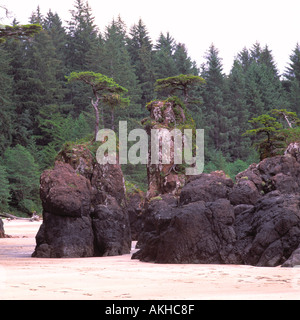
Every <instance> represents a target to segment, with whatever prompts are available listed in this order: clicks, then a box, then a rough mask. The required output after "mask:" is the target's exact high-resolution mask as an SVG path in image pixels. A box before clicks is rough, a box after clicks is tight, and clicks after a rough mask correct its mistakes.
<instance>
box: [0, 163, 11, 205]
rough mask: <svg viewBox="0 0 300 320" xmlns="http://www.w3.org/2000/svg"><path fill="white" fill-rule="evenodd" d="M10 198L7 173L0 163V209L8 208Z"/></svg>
mask: <svg viewBox="0 0 300 320" xmlns="http://www.w3.org/2000/svg"><path fill="white" fill-rule="evenodd" d="M9 200H10V192H9V182H8V174H7V172H6V169H5V167H4V166H1V165H0V211H5V210H7V209H8V202H9Z"/></svg>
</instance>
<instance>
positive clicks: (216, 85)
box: [202, 45, 231, 152]
mask: <svg viewBox="0 0 300 320" xmlns="http://www.w3.org/2000/svg"><path fill="white" fill-rule="evenodd" d="M206 59H207V62H206V65H205V68H204V70H203V74H202V77H203V78H204V80H205V81H206V85H205V87H204V88H203V103H204V104H203V108H204V122H205V126H206V133H207V135H208V136H207V143H208V146H209V148H210V149H211V150H213V149H216V150H220V151H222V152H223V151H224V152H226V151H227V150H228V143H230V142H229V140H228V131H229V130H230V128H231V124H230V121H229V119H228V108H227V106H226V104H225V101H224V93H225V81H224V74H223V66H222V62H221V58H220V57H219V51H218V49H217V48H216V47H215V46H214V45H211V47H210V48H209V51H208V53H207V56H206Z"/></svg>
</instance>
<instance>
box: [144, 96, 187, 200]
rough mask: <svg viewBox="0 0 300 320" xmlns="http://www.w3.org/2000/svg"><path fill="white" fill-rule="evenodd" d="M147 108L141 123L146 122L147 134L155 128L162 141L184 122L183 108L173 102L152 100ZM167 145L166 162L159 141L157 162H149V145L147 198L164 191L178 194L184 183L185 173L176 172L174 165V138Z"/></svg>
mask: <svg viewBox="0 0 300 320" xmlns="http://www.w3.org/2000/svg"><path fill="white" fill-rule="evenodd" d="M148 110H149V111H150V118H148V119H144V120H143V121H142V123H143V124H146V131H147V133H148V134H149V136H150V134H151V130H152V129H155V130H157V132H159V134H160V136H161V137H162V141H164V139H166V136H168V133H169V132H171V131H172V130H173V129H175V128H176V127H177V126H179V125H182V124H184V123H185V122H186V116H185V113H184V110H183V109H182V107H181V106H180V105H177V104H175V103H173V102H167V101H154V102H152V103H151V104H149V105H148ZM166 140H167V139H166ZM166 140H165V141H166ZM168 145H169V147H170V161H169V163H167V164H165V161H164V158H165V157H166V154H164V153H163V149H162V144H161V143H160V145H159V154H158V159H159V164H151V145H150V146H149V164H148V165H147V174H148V192H147V195H146V198H147V199H148V200H149V199H151V198H154V197H156V196H158V195H160V194H165V193H168V194H174V195H178V194H179V193H180V190H181V188H182V187H183V186H184V184H185V175H184V174H183V173H178V172H176V166H175V165H174V139H171V140H170V141H169V143H168Z"/></svg>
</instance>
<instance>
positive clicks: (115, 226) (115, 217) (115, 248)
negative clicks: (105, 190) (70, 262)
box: [92, 196, 131, 256]
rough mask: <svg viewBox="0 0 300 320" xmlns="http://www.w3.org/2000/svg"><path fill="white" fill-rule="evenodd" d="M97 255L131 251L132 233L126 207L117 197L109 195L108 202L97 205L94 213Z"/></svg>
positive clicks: (119, 253) (114, 254)
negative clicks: (121, 204)
mask: <svg viewBox="0 0 300 320" xmlns="http://www.w3.org/2000/svg"><path fill="white" fill-rule="evenodd" d="M92 218H93V220H92V224H93V231H94V236H95V253H96V255H97V256H117V255H122V254H125V253H130V249H131V234H130V226H129V219H128V216H127V211H126V209H125V208H122V207H120V205H119V204H118V202H117V201H116V199H115V198H113V197H111V196H107V199H106V203H105V204H100V205H97V206H96V207H95V210H94V213H93V214H92Z"/></svg>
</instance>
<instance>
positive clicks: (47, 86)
mask: <svg viewBox="0 0 300 320" xmlns="http://www.w3.org/2000/svg"><path fill="white" fill-rule="evenodd" d="M33 9H34V8H33ZM70 10H71V14H72V16H71V19H70V21H68V22H67V23H66V24H65V23H63V21H62V19H61V18H60V16H59V14H58V13H53V12H52V11H49V12H48V13H47V14H46V15H42V14H41V10H40V8H39V7H38V8H37V9H36V10H35V11H34V12H33V13H32V15H31V17H29V20H28V28H27V27H26V26H24V28H25V29H23V32H27V33H28V34H27V35H26V36H24V35H23V36H22V34H21V32H22V29H20V26H19V23H18V21H16V20H14V21H12V23H11V25H10V26H2V27H1V28H0V38H1V39H4V38H5V41H1V39H0V41H1V44H0V181H1V183H0V185H1V186H0V211H1V210H12V211H18V210H19V211H22V212H31V211H32V210H37V208H38V207H39V200H38V199H37V191H36V190H37V184H38V182H37V181H38V176H39V174H40V173H41V172H42V171H43V170H44V169H46V168H48V167H50V166H52V165H53V162H54V159H55V157H56V155H57V153H58V152H59V150H60V149H61V148H62V146H63V145H64V143H66V142H67V141H73V142H76V141H83V140H88V139H90V140H91V139H92V138H93V136H94V129H95V115H94V110H93V108H92V107H91V99H94V100H93V101H95V99H96V97H93V92H92V91H91V90H90V88H88V86H87V85H86V83H83V82H82V81H72V83H68V82H67V79H66V76H67V77H70V76H71V74H72V72H74V73H73V75H74V74H80V73H85V72H91V73H93V74H101V75H103V76H105V77H108V78H109V79H112V81H113V83H115V84H117V85H118V86H119V87H120V88H126V92H125V91H124V98H126V99H127V100H126V101H127V105H126V107H117V105H116V107H114V108H113V113H112V105H111V103H112V102H113V103H115V102H116V101H115V100H114V101H112V97H110V98H111V99H110V100H109V97H107V100H106V103H105V99H103V101H99V106H100V108H99V128H104V127H105V128H118V125H117V124H118V122H119V120H122V121H127V122H128V130H131V129H134V128H139V127H141V120H142V119H143V118H145V117H147V116H148V111H147V109H146V108H145V106H146V104H147V103H148V102H150V101H151V100H154V99H157V98H161V96H162V95H163V96H164V98H168V96H169V95H173V93H174V92H168V85H169V84H170V83H172V81H173V80H184V79H185V80H190V81H192V82H193V81H195V82H197V81H198V82H199V81H200V82H201V86H193V85H190V86H189V88H188V91H186V90H185V89H184V87H183V86H182V83H181V84H180V85H181V87H178V88H176V89H179V90H176V92H175V94H176V95H177V96H179V98H180V99H181V100H182V101H184V102H185V103H186V104H187V105H186V107H187V109H188V112H189V114H190V116H191V117H192V118H193V119H194V121H195V125H196V127H197V128H199V129H205V160H206V164H205V171H207V172H210V171H212V170H224V171H225V172H226V173H227V174H228V175H230V176H231V177H233V176H234V175H235V174H237V173H238V172H239V171H242V170H244V169H246V168H247V166H248V165H249V164H251V163H253V162H255V161H258V160H259V154H258V152H257V150H256V149H255V145H254V144H255V142H257V141H256V138H257V137H256V135H255V134H254V135H243V134H244V133H245V132H247V131H248V133H249V130H250V131H251V130H256V129H259V128H261V127H259V126H258V127H255V128H253V120H252V122H249V121H251V119H253V118H254V119H255V118H256V119H257V118H258V117H260V116H262V115H269V117H274V114H272V110H274V109H277V110H279V111H280V110H286V111H287V112H290V113H293V114H294V116H295V117H297V115H299V114H300V72H299V70H300V46H299V44H295V48H294V50H293V51H292V52H291V55H290V61H287V62H288V68H287V69H286V71H285V72H284V74H282V75H281V74H280V73H279V71H278V69H277V66H276V62H275V60H274V58H273V55H272V51H271V50H270V48H269V47H268V46H265V47H262V46H261V45H260V44H259V43H255V44H253V45H252V47H250V48H241V51H240V52H237V54H236V58H235V59H234V61H233V64H232V68H231V71H230V73H229V74H228V75H227V74H225V73H224V72H223V65H222V58H221V56H220V53H219V51H218V49H217V48H216V46H215V45H213V44H212V45H211V46H210V47H209V48H208V50H207V53H206V57H205V62H204V63H203V64H202V65H201V66H197V64H196V62H195V61H194V60H193V59H192V58H191V57H190V56H189V54H188V49H187V48H186V46H185V44H183V43H181V42H178V41H176V38H175V37H176V35H170V34H169V33H166V34H163V33H161V34H160V35H159V37H158V39H151V38H150V36H149V32H148V29H147V26H146V25H145V24H144V22H143V21H142V19H140V20H139V21H137V22H136V24H134V25H133V26H131V27H130V28H127V27H126V26H125V23H124V22H123V21H122V18H121V17H118V18H117V19H112V21H111V23H110V24H108V25H107V26H106V27H105V28H104V30H100V31H99V29H98V27H97V26H96V25H95V19H94V16H93V12H92V9H91V8H90V6H89V4H88V3H87V2H85V1H83V0H76V1H75V4H74V7H73V8H70ZM29 26H31V27H29ZM34 26H36V27H34ZM38 26H41V27H42V29H41V28H40V27H38ZM26 28H27V31H26ZM18 30H19V31H18ZM1 32H2V36H1ZM4 32H6V36H4ZM18 32H20V34H17V33H18ZM9 33H11V34H10V36H7V35H9ZM13 33H16V34H13ZM197 41H201V39H198V40H197ZM192 82H191V84H192ZM155 83H156V85H155ZM173 85H174V83H173ZM173 88H174V86H173ZM157 89H159V90H157ZM127 90H128V91H127ZM171 91H172V90H171ZM115 98H116V97H115ZM110 102H111V103H110ZM277 116H278V115H277ZM265 119H266V118H265ZM258 120H259V119H258ZM261 120H262V118H261ZM276 121H277V120H276ZM283 121H285V120H284V119H283ZM291 121H292V120H291ZM279 122H280V121H279ZM273 124H274V123H273ZM275 131H276V134H277V133H279V129H278V130H277V129H276V130H275ZM291 132H292V131H290V133H289V134H291ZM293 132H294V131H293ZM280 134H283V131H280ZM272 137H273V136H272ZM272 137H271V138H270V139H272ZM285 141H288V139H286V140H285ZM253 145H254V146H253ZM15 156H17V157H19V159H26V163H27V164H28V166H26V168H21V167H19V166H18V163H17V162H16V161H13V158H14V157H15ZM23 170H25V171H23ZM26 170H27V171H26ZM123 170H124V174H125V177H126V179H127V180H128V181H130V183H133V184H136V185H138V186H139V187H140V188H142V189H143V188H145V185H146V179H147V178H146V171H145V168H144V167H143V166H142V165H137V166H136V167H134V166H132V165H128V166H126V167H124V168H123ZM22 179H23V180H24V181H23V180H22ZM20 183H22V184H23V185H26V186H27V185H28V186H29V185H30V187H28V188H27V190H26V192H24V193H22V192H21V190H20V187H19V185H20Z"/></svg>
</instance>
